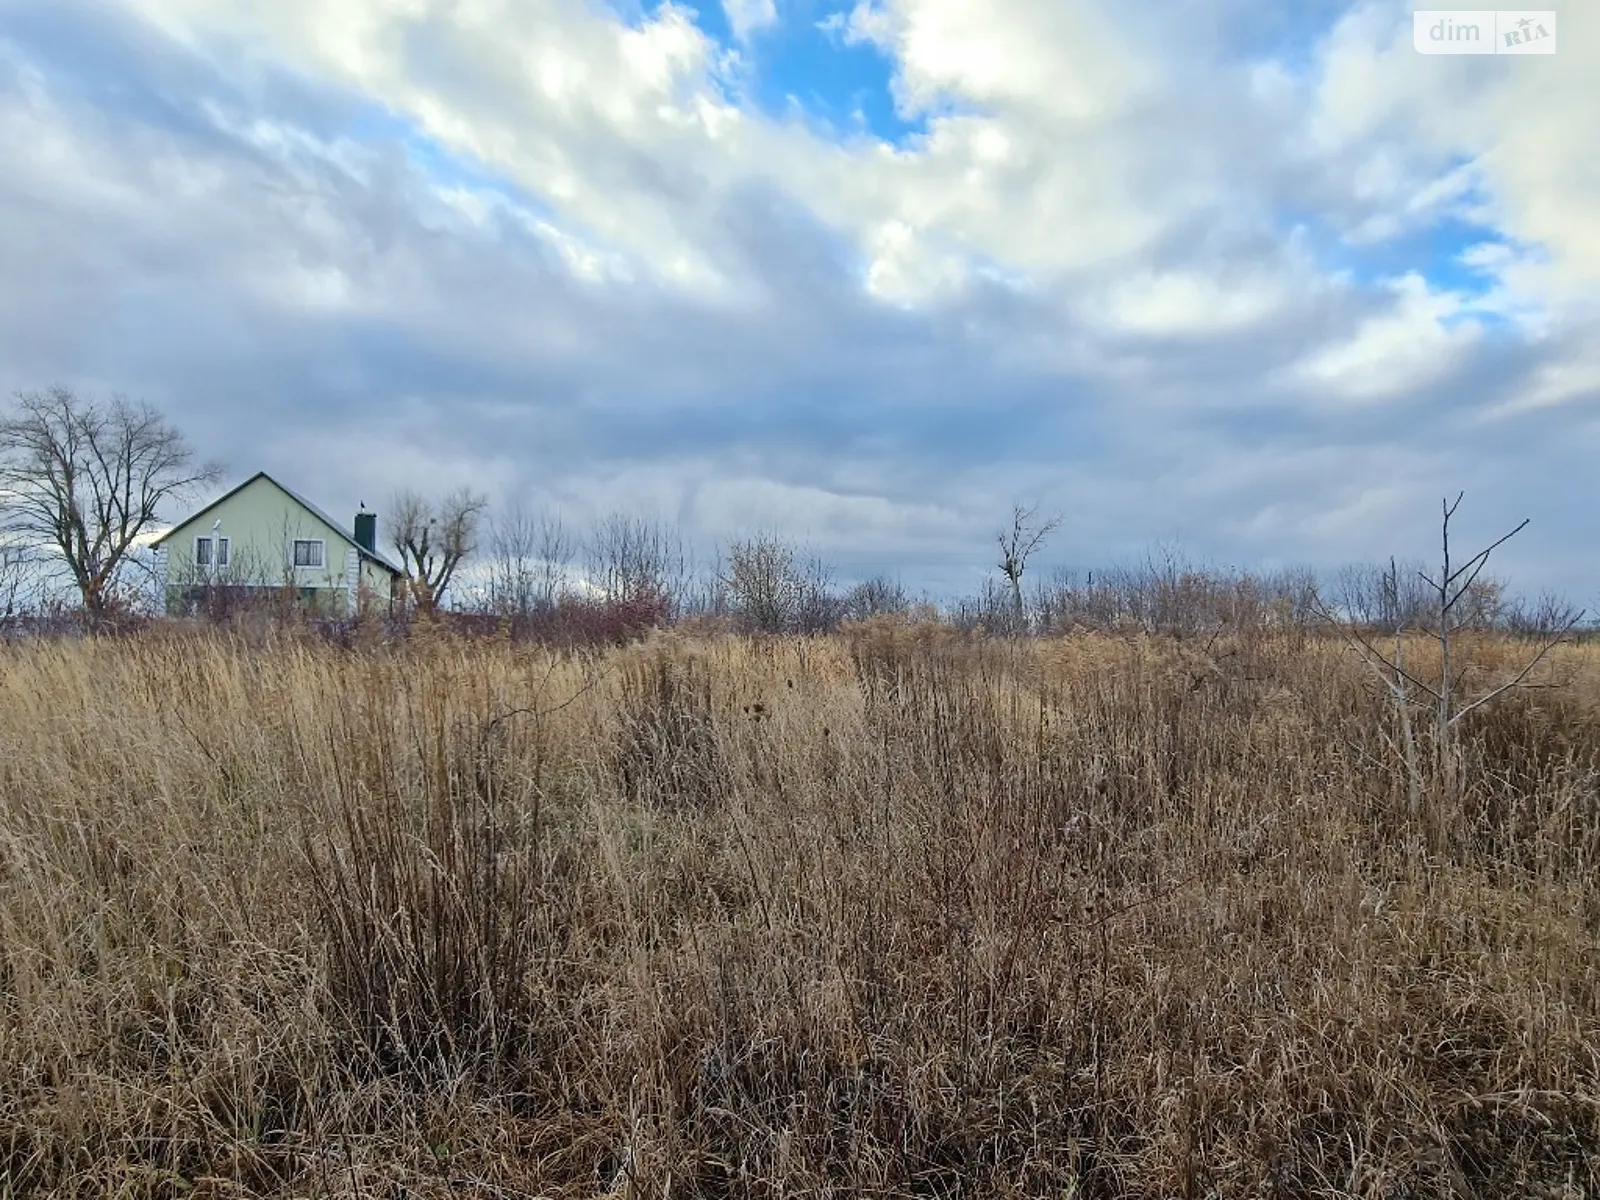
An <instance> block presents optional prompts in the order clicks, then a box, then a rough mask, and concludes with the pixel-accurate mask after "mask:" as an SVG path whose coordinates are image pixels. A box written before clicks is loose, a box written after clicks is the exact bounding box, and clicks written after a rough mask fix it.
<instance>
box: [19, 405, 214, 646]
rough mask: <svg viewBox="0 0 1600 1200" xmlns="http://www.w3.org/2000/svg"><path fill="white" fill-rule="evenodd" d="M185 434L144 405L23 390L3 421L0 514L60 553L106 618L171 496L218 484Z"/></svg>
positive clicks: (96, 613) (90, 605)
mask: <svg viewBox="0 0 1600 1200" xmlns="http://www.w3.org/2000/svg"><path fill="white" fill-rule="evenodd" d="M221 474H222V468H221V467H220V465H218V464H215V463H205V464H196V463H195V461H194V452H193V450H192V449H191V448H190V446H189V443H188V441H187V440H186V439H185V438H184V436H183V434H182V433H181V432H180V431H179V430H178V429H177V428H175V427H174V426H172V425H170V424H168V423H167V421H166V420H165V419H164V418H163V417H162V416H161V415H160V414H159V413H157V412H156V411H155V410H154V409H153V408H151V407H150V406H149V405H147V404H137V405H136V404H133V403H131V402H130V401H128V400H127V399H125V398H123V397H121V396H116V397H113V398H112V399H111V400H109V401H106V402H99V401H93V400H85V399H83V398H80V397H79V396H78V395H76V394H75V393H74V392H73V391H71V390H70V389H68V388H64V387H53V388H50V389H49V390H48V391H45V392H24V393H19V394H18V395H17V396H16V399H15V406H14V409H13V411H12V412H11V413H9V414H7V415H6V417H5V418H4V419H0V512H3V514H4V523H5V527H6V529H7V530H8V531H9V532H10V533H11V534H12V535H14V536H20V537H23V538H26V539H31V540H35V541H37V542H40V543H43V544H44V545H47V546H49V547H50V548H51V549H52V550H53V551H55V552H56V553H58V554H59V555H60V557H61V559H62V561H63V563H64V564H65V566H66V568H67V570H68V572H69V573H70V574H71V577H72V581H73V584H74V586H75V587H76V588H77V591H78V594H79V597H80V598H81V600H82V603H83V606H84V609H85V611H86V612H88V613H89V614H90V616H91V617H100V616H103V615H104V614H105V613H106V611H107V609H108V607H109V606H110V604H111V603H112V599H113V596H112V592H113V589H114V586H115V584H116V580H117V578H118V573H119V571H120V570H121V568H122V567H123V566H124V564H125V563H126V562H127V561H128V555H129V552H130V551H131V550H132V549H133V547H134V546H135V544H136V543H137V542H138V540H139V538H140V537H141V535H143V534H144V533H145V532H146V531H147V530H148V529H149V527H150V526H151V525H152V524H153V523H154V522H155V521H156V519H157V516H158V512H159V510H160V509H161V508H162V507H163V506H164V505H165V504H166V503H167V502H168V501H170V500H173V499H177V498H180V497H183V496H185V495H187V494H189V493H191V492H193V491H194V490H196V489H197V488H199V487H201V486H202V485H206V484H211V483H214V482H216V480H217V479H219V478H220V477H221Z"/></svg>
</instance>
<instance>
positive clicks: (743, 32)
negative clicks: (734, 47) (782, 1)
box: [722, 0, 778, 42]
mask: <svg viewBox="0 0 1600 1200" xmlns="http://www.w3.org/2000/svg"><path fill="white" fill-rule="evenodd" d="M722 11H723V12H724V13H725V14H726V15H727V18H728V27H729V28H730V29H732V30H733V36H734V37H736V38H738V39H739V40H740V41H741V42H743V41H748V40H749V38H750V36H751V35H752V34H755V33H758V32H760V31H761V30H763V29H767V28H769V27H770V26H773V25H776V24H777V23H778V6H777V4H776V3H774V0H722Z"/></svg>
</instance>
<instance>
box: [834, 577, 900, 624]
mask: <svg viewBox="0 0 1600 1200" xmlns="http://www.w3.org/2000/svg"><path fill="white" fill-rule="evenodd" d="M843 607H844V615H846V616H848V617H850V618H851V619H852V620H856V621H860V620H863V619H864V618H867V617H879V616H888V615H892V614H896V613H903V612H906V611H907V610H908V609H910V607H911V597H910V596H909V595H907V594H906V589H905V586H904V585H903V584H901V583H900V581H899V580H897V579H891V578H889V577H888V576H887V575H874V576H873V577H872V578H870V579H863V580H862V581H861V582H860V583H858V584H856V585H855V587H853V588H851V589H850V590H849V592H847V593H846V594H845V597H844V600H843Z"/></svg>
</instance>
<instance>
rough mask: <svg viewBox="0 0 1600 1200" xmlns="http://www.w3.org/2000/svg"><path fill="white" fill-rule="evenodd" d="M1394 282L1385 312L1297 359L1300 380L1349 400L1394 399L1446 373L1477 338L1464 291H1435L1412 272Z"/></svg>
mask: <svg viewBox="0 0 1600 1200" xmlns="http://www.w3.org/2000/svg"><path fill="white" fill-rule="evenodd" d="M1392 286H1393V292H1394V303H1393V306H1392V307H1391V308H1390V309H1389V310H1388V311H1387V312H1382V313H1378V314H1375V315H1373V316H1370V317H1367V318H1366V319H1365V320H1363V321H1362V322H1361V324H1360V326H1359V327H1358V328H1357V329H1356V331H1355V333H1354V334H1353V335H1352V336H1350V337H1349V338H1347V339H1345V340H1343V341H1340V342H1335V343H1333V344H1331V345H1328V346H1325V347H1323V348H1321V349H1319V350H1317V351H1316V352H1315V353H1313V354H1312V355H1311V356H1309V357H1308V358H1307V359H1305V360H1304V361H1303V362H1301V363H1300V364H1298V366H1297V367H1296V369H1295V373H1296V374H1297V376H1298V377H1299V380H1300V381H1301V382H1303V383H1307V384H1311V385H1313V386H1314V387H1317V388H1318V389H1320V390H1323V391H1325V392H1327V393H1330V394H1332V395H1334V396H1337V397H1339V398H1342V399H1347V400H1353V401H1375V400H1387V399H1393V398H1396V397H1400V396H1403V395H1405V394H1406V393H1408V392H1413V391H1416V390H1417V389H1420V388H1421V387H1423V386H1425V385H1427V384H1429V383H1432V382H1433V381H1435V380H1436V379H1439V378H1440V377H1442V376H1443V375H1445V374H1446V373H1448V372H1449V370H1450V369H1451V365H1452V363H1454V362H1458V361H1459V360H1460V359H1461V358H1462V357H1463V356H1464V355H1466V354H1467V353H1468V352H1469V351H1470V350H1471V349H1472V348H1473V346H1474V345H1475V344H1476V343H1477V342H1478V340H1479V338H1480V336H1481V327H1480V325H1479V324H1478V322H1476V321H1475V320H1473V319H1472V318H1471V317H1470V316H1468V315H1467V309H1466V305H1465V302H1464V301H1463V299H1462V297H1460V296H1457V295H1454V294H1452V293H1448V292H1436V291H1434V290H1433V289H1431V288H1430V287H1429V286H1428V283H1427V281H1426V280H1425V279H1423V278H1422V277H1421V276H1420V275H1417V274H1414V273H1412V274H1407V275H1405V276H1403V277H1402V278H1401V279H1399V280H1397V281H1395V283H1394V284H1393V285H1392ZM1451 318H1455V322H1454V323H1453V324H1452V323H1451Z"/></svg>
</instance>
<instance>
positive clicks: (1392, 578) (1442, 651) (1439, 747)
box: [1318, 493, 1584, 826]
mask: <svg viewBox="0 0 1600 1200" xmlns="http://www.w3.org/2000/svg"><path fill="white" fill-rule="evenodd" d="M1463 495H1465V493H1458V494H1457V495H1456V498H1455V500H1454V501H1451V500H1445V501H1444V502H1443V504H1442V518H1441V521H1440V528H1439V540H1440V568H1439V572H1438V575H1437V577H1435V576H1433V575H1430V574H1429V573H1427V572H1425V571H1419V572H1418V574H1419V575H1420V577H1421V578H1422V580H1423V582H1424V583H1425V584H1426V585H1427V587H1428V590H1429V592H1430V593H1431V596H1432V611H1431V613H1430V614H1429V620H1430V621H1431V624H1432V628H1429V629H1427V630H1426V632H1427V634H1428V635H1429V636H1430V637H1432V638H1433V640H1435V641H1436V642H1438V643H1439V659H1440V668H1439V680H1438V683H1437V684H1436V685H1434V684H1428V683H1424V682H1423V681H1422V680H1421V679H1419V678H1417V676H1416V675H1415V674H1413V673H1412V672H1411V671H1410V670H1408V669H1407V668H1406V667H1405V665H1404V661H1403V659H1402V653H1401V650H1402V644H1403V643H1402V635H1403V633H1404V632H1405V628H1404V626H1402V625H1400V624H1398V623H1397V624H1396V625H1395V627H1394V635H1395V650H1394V655H1393V657H1390V656H1387V655H1385V654H1384V653H1383V651H1381V650H1379V649H1378V648H1377V647H1376V646H1375V645H1374V644H1373V642H1372V641H1371V640H1370V638H1369V637H1368V636H1367V633H1366V632H1365V631H1364V630H1363V629H1362V628H1361V627H1360V626H1359V625H1357V624H1356V623H1355V622H1353V621H1351V620H1350V619H1349V618H1348V615H1346V616H1345V617H1343V618H1341V617H1340V616H1338V615H1336V614H1334V613H1333V612H1331V611H1330V610H1329V609H1328V608H1327V607H1326V606H1325V605H1322V604H1321V603H1320V602H1319V605H1318V607H1319V611H1320V615H1321V616H1322V617H1323V619H1324V620H1326V621H1328V622H1329V623H1330V624H1332V625H1334V626H1336V627H1337V628H1338V629H1339V630H1340V631H1341V633H1342V634H1343V635H1344V637H1345V640H1346V641H1348V642H1349V643H1350V645H1351V647H1352V648H1353V649H1354V650H1355V651H1356V652H1357V654H1359V655H1360V657H1361V658H1362V660H1363V661H1364V662H1366V664H1367V665H1368V667H1370V668H1371V669H1372V670H1373V672H1374V673H1375V674H1376V675H1377V677H1378V679H1379V680H1380V681H1381V682H1382V683H1383V685H1384V686H1385V688H1386V689H1387V690H1388V692H1389V694H1390V696H1391V697H1392V699H1393V700H1394V703H1395V705H1396V708H1397V710H1398V711H1399V713H1400V720H1401V735H1402V738H1403V741H1404V753H1405V756H1406V769H1407V775H1408V779H1407V794H1408V798H1409V804H1410V807H1411V809H1412V811H1413V812H1416V811H1417V810H1418V809H1419V808H1420V807H1421V804H1420V796H1421V795H1422V792H1423V790H1424V789H1423V782H1422V779H1421V766H1420V763H1419V761H1418V757H1417V754H1416V748H1415V742H1414V734H1413V729H1412V724H1411V705H1412V703H1413V702H1414V697H1416V696H1418V695H1420V696H1422V697H1426V698H1427V702H1428V704H1429V706H1430V707H1431V708H1432V710H1433V730H1434V768H1435V779H1436V781H1437V787H1436V788H1435V789H1434V794H1435V796H1436V804H1435V808H1434V812H1433V813H1432V814H1431V816H1432V818H1433V819H1432V821H1431V822H1430V823H1431V824H1432V825H1435V826H1436V825H1437V823H1438V818H1440V817H1442V815H1443V814H1444V813H1445V812H1447V811H1449V810H1450V808H1451V807H1452V806H1453V805H1454V804H1455V803H1456V801H1457V800H1458V799H1459V798H1460V788H1461V777H1460V761H1459V755H1458V750H1457V746H1456V741H1455V730H1456V726H1457V725H1458V724H1459V723H1460V722H1461V720H1462V718H1464V717H1465V716H1466V715H1467V714H1468V713H1471V712H1474V711H1476V710H1477V709H1479V708H1481V707H1483V706H1484V705H1485V704H1489V703H1490V702H1492V701H1494V700H1495V699H1497V698H1498V697H1500V696H1502V695H1504V694H1505V693H1507V692H1509V691H1512V690H1513V689H1516V688H1519V687H1522V686H1523V685H1524V683H1525V681H1526V680H1527V678H1528V676H1529V674H1531V673H1532V671H1533V669H1534V668H1535V667H1536V666H1538V665H1539V663H1541V662H1542V661H1544V658H1545V656H1546V655H1547V654H1549V653H1550V651H1551V650H1552V649H1554V648H1555V646H1556V645H1558V644H1559V643H1560V642H1561V641H1563V640H1564V639H1565V638H1566V636H1567V634H1568V633H1570V632H1571V631H1572V629H1573V628H1574V627H1575V626H1576V625H1577V624H1578V622H1579V621H1581V620H1582V619H1583V616H1584V614H1583V612H1582V610H1579V611H1576V612H1571V610H1567V611H1568V612H1570V614H1571V615H1570V616H1568V618H1567V619H1566V621H1565V622H1564V623H1563V624H1562V625H1561V627H1560V628H1559V629H1556V630H1553V631H1551V632H1550V633H1549V635H1548V636H1547V637H1546V638H1545V639H1544V640H1543V642H1542V643H1541V645H1540V646H1539V647H1538V649H1537V650H1536V651H1535V652H1534V654H1533V655H1532V656H1531V657H1530V658H1529V659H1528V661H1527V662H1526V663H1524V664H1523V666H1522V667H1521V669H1519V670H1518V671H1516V672H1515V673H1514V674H1511V675H1510V676H1509V677H1508V678H1506V679H1504V680H1502V681H1501V682H1500V683H1498V684H1494V685H1491V686H1490V687H1489V688H1488V689H1487V690H1486V691H1484V692H1483V693H1482V694H1481V695H1479V696H1478V697H1476V698H1475V699H1473V700H1470V701H1466V702H1464V703H1463V702H1461V700H1460V698H1459V697H1458V696H1457V694H1456V693H1457V687H1458V680H1457V678H1456V671H1455V668H1456V663H1455V657H1454V641H1453V639H1454V638H1455V635H1456V634H1458V633H1460V632H1461V631H1462V630H1463V629H1466V628H1468V627H1469V626H1472V625H1474V624H1477V623H1480V622H1481V621H1483V620H1484V616H1483V613H1484V601H1483V600H1482V597H1484V596H1485V595H1486V594H1488V595H1490V596H1491V597H1492V598H1493V600H1494V602H1495V603H1498V595H1499V591H1500V589H1499V586H1498V585H1496V586H1495V587H1494V589H1492V591H1488V590H1486V589H1481V588H1479V586H1478V585H1479V577H1480V576H1481V575H1482V573H1483V570H1484V568H1485V567H1486V566H1487V565H1488V563H1489V558H1490V556H1491V555H1492V554H1493V553H1494V552H1495V551H1496V550H1498V549H1499V548H1500V547H1501V546H1503V545H1505V543H1506V542H1508V541H1510V540H1511V539H1512V538H1513V537H1515V536H1516V535H1517V534H1519V533H1521V532H1522V531H1523V530H1524V529H1526V528H1527V526H1528V521H1527V520H1526V519H1525V520H1523V521H1522V522H1521V523H1520V524H1519V525H1517V527H1516V528H1515V529H1513V530H1511V532H1510V533H1507V534H1504V535H1502V536H1501V537H1499V538H1496V539H1495V540H1494V541H1493V542H1491V543H1490V544H1489V545H1488V546H1487V547H1485V548H1484V549H1482V550H1480V551H1478V552H1477V553H1476V554H1474V555H1472V556H1471V557H1470V558H1468V559H1466V560H1465V561H1464V562H1461V563H1460V564H1459V565H1458V564H1457V562H1456V560H1455V559H1454V558H1453V557H1452V555H1451V548H1450V521H1451V519H1452V518H1453V517H1454V516H1455V514H1456V509H1457V508H1458V507H1460V504H1461V498H1462V496H1463ZM1401 587H1402V584H1401V576H1400V572H1399V568H1398V567H1397V566H1396V565H1395V563H1394V562H1393V561H1391V562H1390V565H1389V571H1388V575H1387V577H1386V579H1385V580H1384V582H1383V595H1382V597H1381V600H1382V603H1383V604H1384V606H1385V607H1386V608H1391V610H1392V609H1393V608H1398V607H1399V606H1398V603H1397V599H1396V598H1397V597H1398V596H1399V595H1400V594H1401Z"/></svg>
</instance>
